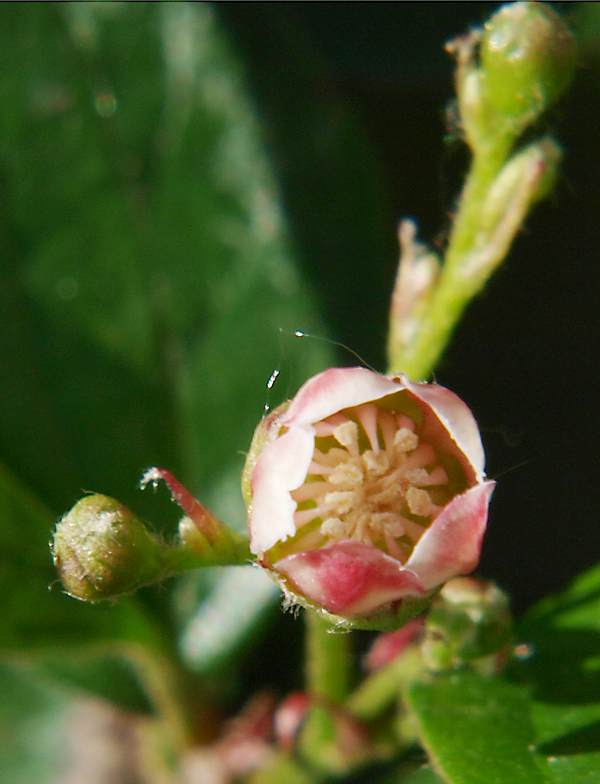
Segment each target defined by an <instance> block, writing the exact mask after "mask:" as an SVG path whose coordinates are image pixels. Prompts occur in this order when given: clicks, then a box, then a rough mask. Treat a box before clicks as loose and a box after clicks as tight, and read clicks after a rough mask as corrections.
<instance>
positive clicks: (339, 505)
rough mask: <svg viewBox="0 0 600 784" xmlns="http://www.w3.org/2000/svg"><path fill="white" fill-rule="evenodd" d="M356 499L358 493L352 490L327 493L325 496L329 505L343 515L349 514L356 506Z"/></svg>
mask: <svg viewBox="0 0 600 784" xmlns="http://www.w3.org/2000/svg"><path fill="white" fill-rule="evenodd" d="M356 500H357V498H356V493H355V492H354V491H352V490H342V491H338V492H334V493H327V495H326V496H325V503H326V504H327V506H328V507H329V508H330V509H334V510H335V511H336V512H337V513H338V514H341V515H345V514H349V512H351V511H352V509H353V507H354V506H355V504H356Z"/></svg>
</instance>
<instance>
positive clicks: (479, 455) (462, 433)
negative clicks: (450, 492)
mask: <svg viewBox="0 0 600 784" xmlns="http://www.w3.org/2000/svg"><path fill="white" fill-rule="evenodd" d="M401 378H402V383H403V385H404V386H406V387H407V389H409V391H410V392H411V393H412V394H413V395H414V396H415V397H416V398H418V399H419V400H421V401H422V402H423V403H425V404H426V405H427V406H428V408H430V409H431V411H432V412H433V413H434V414H435V416H436V417H437V418H438V419H439V420H440V422H441V423H442V425H443V426H444V428H445V429H446V430H447V431H448V433H449V434H450V437H451V438H452V440H453V441H454V443H455V444H456V445H457V446H458V447H459V449H460V450H461V451H462V452H463V453H464V455H465V456H466V458H467V460H468V461H469V462H470V463H471V465H472V466H473V468H474V469H475V473H476V477H475V479H476V481H478V482H480V481H481V480H482V479H483V477H484V472H483V469H484V466H485V455H484V453H483V446H482V443H481V436H480V435H479V428H478V427H477V423H476V422H475V419H474V417H473V414H472V413H471V410H470V409H469V408H468V406H467V405H466V404H465V403H463V401H462V400H461V399H460V398H459V397H458V396H457V395H455V394H454V392H451V391H450V390H449V389H446V387H442V386H440V385H439V384H413V383H411V382H410V381H409V380H408V379H407V378H406V377H404V376H402V377H401Z"/></svg>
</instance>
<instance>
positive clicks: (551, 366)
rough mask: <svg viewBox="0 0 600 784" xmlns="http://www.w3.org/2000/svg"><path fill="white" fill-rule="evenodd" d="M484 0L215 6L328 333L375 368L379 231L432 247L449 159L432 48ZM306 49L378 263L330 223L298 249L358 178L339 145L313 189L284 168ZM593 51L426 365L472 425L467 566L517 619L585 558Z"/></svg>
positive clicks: (441, 59) (591, 439)
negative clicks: (291, 82)
mask: <svg viewBox="0 0 600 784" xmlns="http://www.w3.org/2000/svg"><path fill="white" fill-rule="evenodd" d="M556 5H560V4H556ZM580 5H581V4H563V5H562V7H559V10H562V11H566V12H568V13H570V14H571V16H576V12H577V11H578V9H577V8H576V7H575V8H574V7H573V6H580ZM565 6H571V7H570V8H566V7H565ZM494 7H495V5H494V4H490V3H399V4H392V3H382V4H380V3H368V4H365V3H352V4H350V3H344V4H340V3H308V4H304V3H295V4H265V3H262V4H225V5H221V6H220V9H219V10H220V12H221V14H222V16H223V18H224V20H225V22H226V24H227V26H228V28H229V29H230V30H232V31H233V33H234V36H235V38H236V41H237V43H238V44H239V45H240V46H241V49H242V51H243V52H244V54H245V57H246V64H247V67H248V69H249V73H250V76H251V79H252V86H253V90H254V93H255V97H256V99H257V101H258V103H259V107H260V109H261V113H262V118H263V122H264V128H265V132H266V136H267V139H268V141H269V144H270V148H271V152H272V153H273V154H274V156H275V160H276V161H277V163H278V170H279V172H280V173H281V185H282V189H283V192H284V197H285V200H286V203H287V206H288V208H289V210H290V213H291V215H292V216H295V217H297V218H298V220H297V221H296V223H295V226H296V234H297V238H298V239H299V241H300V244H301V247H302V249H303V251H304V257H305V258H304V261H305V264H306V265H307V267H308V269H309V270H310V274H311V277H312V279H313V280H314V282H315V284H316V285H317V286H318V287H319V288H320V291H321V293H322V303H323V308H324V311H325V315H326V318H327V320H328V322H329V324H330V325H331V334H332V335H334V336H335V338H336V339H337V340H340V341H341V342H343V343H345V344H347V345H349V346H350V347H352V348H353V349H354V350H356V351H358V352H359V353H360V354H361V355H362V356H364V357H365V359H367V360H368V361H369V362H371V363H373V364H375V365H377V366H381V367H382V366H383V363H384V359H383V356H382V350H381V346H382V343H383V341H382V336H383V335H384V332H385V321H386V315H387V313H386V309H387V298H388V295H389V290H390V286H391V283H392V281H393V276H394V272H395V263H396V249H395V230H396V224H397V221H398V220H399V219H400V218H402V217H404V216H412V217H414V218H415V219H416V220H417V221H418V223H419V226H420V230H421V234H422V236H423V237H424V238H426V239H427V240H428V241H432V242H434V244H435V243H436V242H437V243H440V242H443V240H444V235H445V232H446V230H447V226H448V218H449V215H450V214H451V213H452V209H453V205H454V196H455V194H456V192H457V189H458V186H459V182H460V180H459V174H460V172H461V171H463V170H464V165H465V163H466V160H467V158H466V155H465V150H464V148H463V146H462V145H461V143H460V141H459V140H457V139H456V138H455V137H453V136H452V135H451V134H450V133H449V132H448V130H447V127H446V120H445V114H444V106H445V104H446V103H447V101H448V100H449V98H450V97H451V90H452V83H451V79H452V64H451V61H450V58H449V57H448V56H447V55H445V53H444V51H443V45H444V43H445V42H446V41H447V40H449V39H450V38H451V37H453V36H454V35H455V34H457V33H458V32H460V31H462V30H464V29H466V28H468V27H469V26H472V25H475V24H478V23H480V22H481V21H483V20H484V19H485V18H486V16H488V15H489V13H490V12H491V11H492V10H493V9H494ZM575 21H577V20H576V19H575ZM307 49H308V50H309V51H311V53H312V61H311V63H310V65H309V66H307V71H308V77H307V85H308V86H307V88H306V89H307V92H308V93H310V96H311V100H313V101H316V102H320V103H321V104H322V105H324V106H327V104H328V103H329V104H333V103H335V104H336V106H339V103H340V102H341V103H342V104H343V106H344V108H345V110H346V111H347V112H349V113H350V114H351V115H352V116H353V118H354V119H355V120H356V122H357V123H358V124H359V125H360V126H361V127H362V129H363V130H364V134H365V137H366V140H367V141H368V144H369V145H370V146H371V150H372V155H373V157H374V159H375V162H376V165H377V167H378V176H379V184H380V188H381V193H382V194H383V199H382V203H383V204H384V205H385V212H384V214H383V215H380V216H379V218H377V220H376V222H378V225H377V230H378V231H381V232H383V235H382V239H381V242H382V248H383V250H384V252H385V264H382V265H381V264H378V263H376V262H377V260H376V259H375V258H373V259H372V260H371V261H367V262H366V263H365V255H366V254H367V253H368V249H365V248H356V247H354V248H349V252H348V253H347V254H345V253H340V252H339V246H340V245H342V246H343V245H345V244H346V243H347V242H348V238H347V236H346V231H347V229H344V227H343V226H341V225H338V226H334V225H330V226H329V227H327V228H324V229H323V231H327V232H328V233H329V241H330V243H331V246H332V252H331V255H330V256H329V257H328V258H324V257H323V250H322V248H323V245H322V244H321V247H320V252H319V253H315V252H314V243H315V240H314V233H313V238H312V239H311V238H310V236H309V234H310V227H311V226H315V225H316V226H317V227H318V225H319V213H320V208H319V198H321V197H322V198H323V199H324V200H329V199H335V198H339V199H340V201H342V200H343V199H344V198H345V195H344V188H345V187H346V182H345V181H346V179H348V178H350V179H352V177H353V176H354V177H355V178H357V177H360V174H359V173H356V172H354V173H352V168H353V166H354V165H355V159H353V156H352V150H348V153H349V154H348V156H347V160H346V166H347V168H348V170H350V172H348V171H342V172H341V173H340V172H338V174H337V179H336V180H335V181H333V182H331V181H330V182H329V183H324V182H323V179H324V178H326V177H327V171H324V170H323V168H322V169H320V170H315V162H314V161H311V160H310V159H308V158H307V159H305V163H304V167H302V165H301V164H299V160H301V159H302V155H303V150H305V148H306V135H307V133H310V130H308V129H307V128H306V126H305V124H304V123H303V120H302V113H301V110H300V109H299V108H298V96H297V94H294V93H292V92H290V91H289V90H288V89H287V85H286V73H285V68H283V67H282V62H285V61H286V60H287V62H289V63H291V64H294V65H297V63H298V61H300V60H301V58H302V57H303V56H304V55H305V52H306V50H307ZM596 54H597V47H596V45H595V42H594V39H593V38H592V37H590V39H589V40H588V41H587V46H586V47H585V48H584V52H583V55H582V59H581V62H580V65H579V68H578V70H577V75H576V81H575V83H574V86H573V88H572V90H571V92H570V93H569V95H568V97H567V98H566V99H565V100H564V101H563V102H562V103H561V105H560V107H559V108H557V109H556V110H555V111H554V112H552V114H551V116H550V118H549V119H548V120H547V122H546V127H547V128H549V129H551V130H552V131H554V132H555V135H556V136H557V138H558V139H559V140H560V141H561V143H562V145H563V146H564V152H565V157H564V163H563V166H562V170H561V176H560V180H559V182H558V185H557V187H556V189H555V191H554V193H553V194H552V196H551V197H550V198H549V199H548V200H546V201H545V202H544V203H543V204H541V205H539V206H538V207H537V208H536V209H535V211H534V213H533V215H532V216H531V217H530V218H529V219H528V221H527V224H526V226H525V228H524V230H523V231H522V232H521V233H520V235H519V237H518V239H517V241H516V243H515V245H514V247H513V249H512V251H511V253H510V257H509V259H508V261H507V263H506V264H505V265H504V267H503V268H502V269H501V270H500V272H499V273H498V274H497V275H496V276H495V278H494V279H493V281H492V283H491V284H490V285H489V287H488V288H487V290H486V291H485V293H484V294H483V295H482V296H480V297H479V298H478V300H477V301H476V302H474V303H473V305H472V306H471V308H470V309H469V311H468V313H467V315H466V317H465V318H464V320H463V322H462V323H461V325H460V327H459V329H458V331H457V332H456V334H455V336H454V340H453V342H452V345H451V346H450V348H449V350H448V351H447V352H446V354H445V356H444V358H443V360H442V362H441V364H440V365H439V367H438V370H437V373H436V377H437V379H438V381H440V382H441V383H443V384H445V385H447V386H449V387H451V388H452V389H455V390H457V391H459V393H461V394H462V395H463V396H464V397H465V398H466V399H467V401H468V402H469V404H470V405H471V406H472V408H473V410H474V412H475V413H476V416H477V417H478V420H479V422H480V424H481V427H482V430H483V434H484V440H485V445H486V449H487V454H488V474H489V475H490V476H491V477H493V478H498V480H499V482H498V488H497V491H496V494H495V497H494V502H493V505H492V513H491V519H490V524H489V533H488V536H487V539H486V543H485V547H484V555H483V560H482V563H481V567H480V571H481V572H482V574H484V575H485V576H487V577H490V578H493V579H495V580H497V581H498V582H499V583H500V584H501V585H502V586H504V587H505V588H506V589H507V590H508V591H509V592H510V594H511V595H512V597H513V604H514V607H515V609H516V610H517V611H520V610H522V609H524V608H525V607H526V606H527V605H529V604H530V603H531V602H532V601H534V600H536V599H538V598H539V597H541V596H543V595H544V594H545V593H547V592H549V591H554V590H557V589H558V588H559V587H560V586H562V585H563V584H564V583H565V582H566V581H568V579H569V578H571V577H572V576H574V575H575V574H576V573H577V572H578V571H580V570H581V569H583V568H584V567H586V566H589V565H590V564H593V563H595V562H596V561H597V559H598V555H599V553H600V533H599V530H600V527H599V525H598V510H599V508H600V503H599V502H600V493H599V489H598V485H599V482H598V469H599V467H600V463H599V461H598V454H597V453H598V422H599V418H598V402H599V392H600V387H599V384H598V380H597V372H596V370H597V363H598V345H599V344H598V312H597V308H598V295H599V287H598V283H599V274H598V252H597V248H596V244H597V242H598V238H599V231H598V210H599V207H600V204H599V199H598V185H597V183H598V181H599V178H600V154H599V153H598V136H599V134H598V132H599V131H600V124H599V116H600V114H599V111H600V91H599V90H598V86H597V85H598V68H597V59H596ZM282 55H285V57H282ZM286 114H287V118H288V119H287V122H286V121H285V120H282V115H284V116H285V115H286ZM325 132H326V130H324V131H323V133H325ZM298 169H300V172H298ZM307 182H312V183H313V184H314V189H313V194H314V195H313V197H311V199H310V200H308V202H307V200H306V198H305V194H306V191H307V189H306V187H300V185H302V186H306V184H307ZM323 191H326V193H325V194H324V193H323ZM336 194H337V195H336ZM340 213H344V215H345V216H346V217H347V215H348V214H351V208H350V207H346V208H342V207H340ZM356 217H357V219H359V218H362V219H364V216H358V215H357V216H356ZM298 227H300V228H298ZM317 231H318V228H317ZM336 249H337V252H336ZM377 250H379V251H380V250H381V248H379V249H377ZM344 361H346V362H348V363H351V361H352V360H351V359H349V358H348V357H346V358H345V359H344Z"/></svg>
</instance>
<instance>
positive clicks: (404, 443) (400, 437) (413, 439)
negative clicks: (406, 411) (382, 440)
mask: <svg viewBox="0 0 600 784" xmlns="http://www.w3.org/2000/svg"><path fill="white" fill-rule="evenodd" d="M418 443H419V437H418V436H417V434H416V433H413V432H412V430H409V429H408V428H407V427H401V428H400V430H398V431H397V432H396V434H395V436H394V446H395V447H396V448H397V449H398V451H399V452H412V450H413V449H416V448H417V445H418Z"/></svg>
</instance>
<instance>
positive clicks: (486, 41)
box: [480, 3, 576, 130]
mask: <svg viewBox="0 0 600 784" xmlns="http://www.w3.org/2000/svg"><path fill="white" fill-rule="evenodd" d="M480 59H481V68H482V74H483V79H484V82H483V84H484V92H485V97H486V100H487V103H488V105H489V106H490V107H492V108H493V109H495V110H496V111H497V112H498V113H500V114H502V115H504V116H505V117H506V118H507V119H508V120H512V121H513V122H514V123H515V124H516V125H517V126H518V127H519V129H520V130H522V129H523V128H525V127H526V126H527V125H529V124H530V123H531V122H533V121H534V120H536V119H537V118H538V117H539V116H540V114H541V113H542V112H544V111H545V110H546V109H548V107H549V106H551V105H552V104H553V103H554V102H555V101H556V100H557V99H558V98H559V97H560V95H561V94H562V93H563V92H564V90H565V89H566V87H567V86H568V84H569V82H570V81H571V78H572V76H573V71H574V68H575V60H576V48H575V39H574V38H573V35H572V34H571V32H570V31H569V29H568V28H567V27H566V26H565V25H564V24H563V22H562V20H561V19H560V17H559V16H558V15H557V14H556V13H555V12H554V11H553V10H552V9H551V8H550V7H549V6H547V5H544V4H542V3H510V4H509V5H505V6H503V7H502V8H500V10H499V11H498V12H497V13H495V14H494V15H493V16H492V18H491V19H490V20H489V21H488V22H487V23H486V25H485V30H484V33H483V37H482V40H481V49H480Z"/></svg>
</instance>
